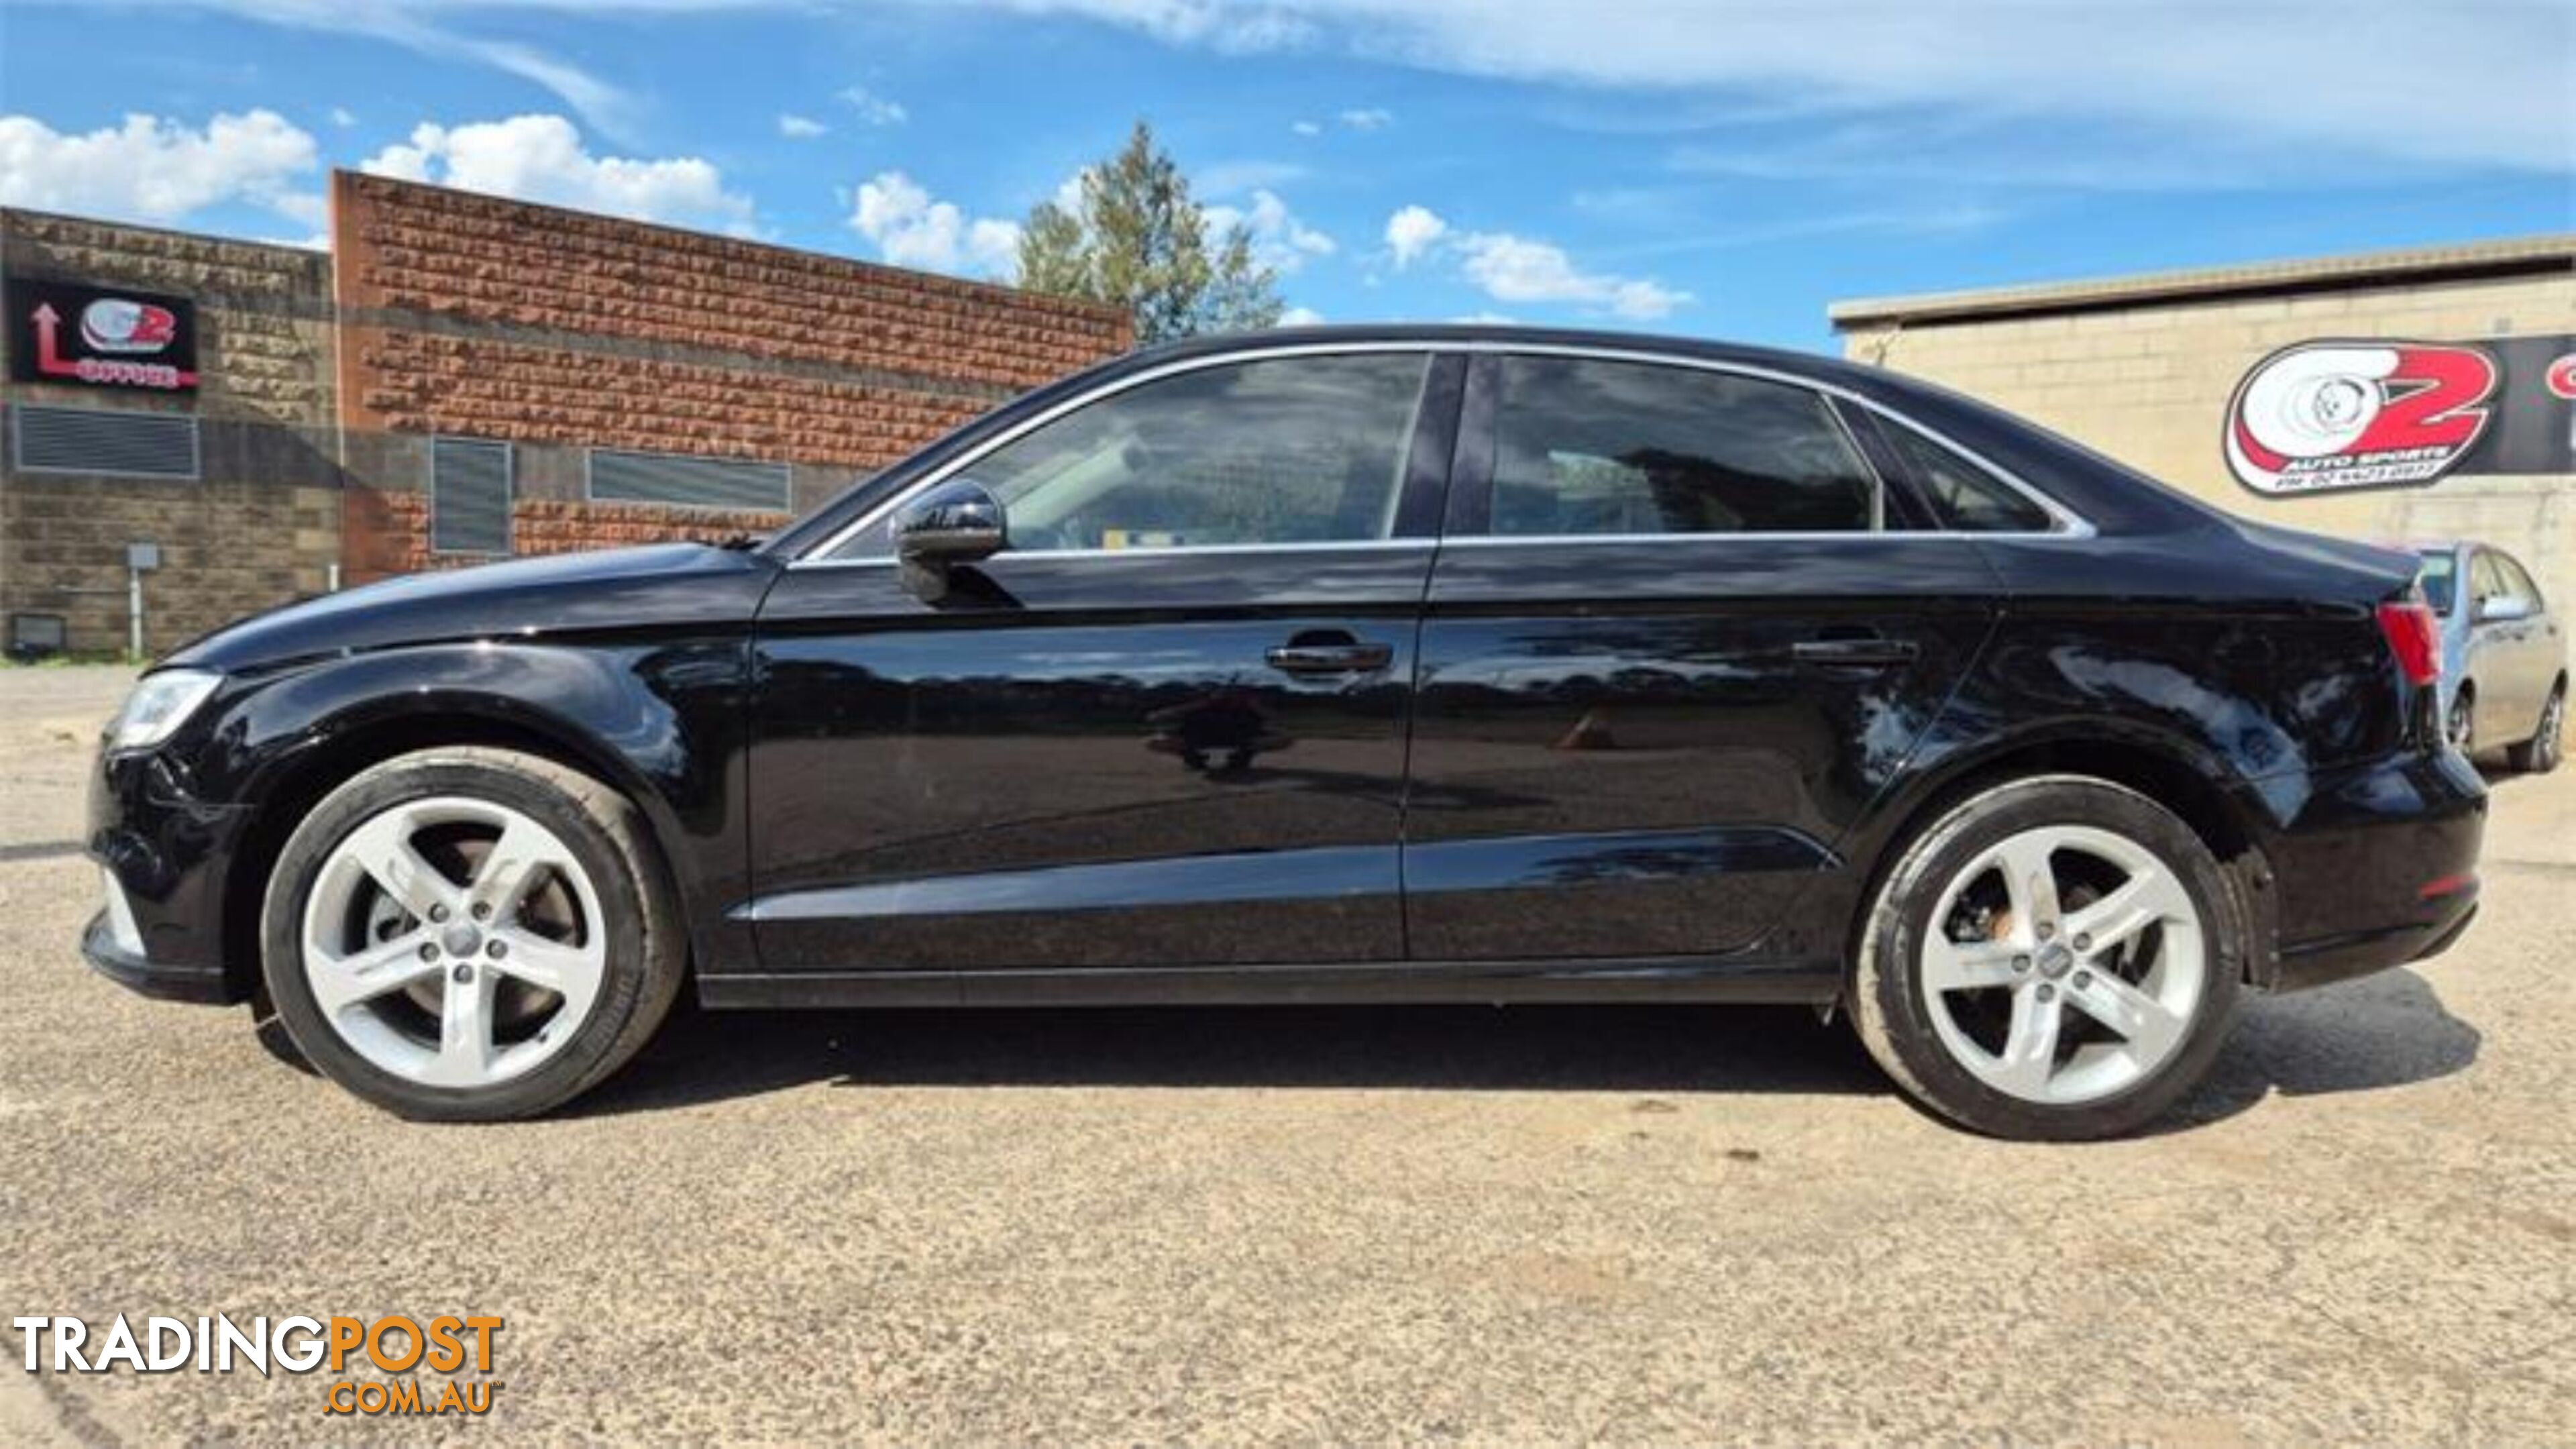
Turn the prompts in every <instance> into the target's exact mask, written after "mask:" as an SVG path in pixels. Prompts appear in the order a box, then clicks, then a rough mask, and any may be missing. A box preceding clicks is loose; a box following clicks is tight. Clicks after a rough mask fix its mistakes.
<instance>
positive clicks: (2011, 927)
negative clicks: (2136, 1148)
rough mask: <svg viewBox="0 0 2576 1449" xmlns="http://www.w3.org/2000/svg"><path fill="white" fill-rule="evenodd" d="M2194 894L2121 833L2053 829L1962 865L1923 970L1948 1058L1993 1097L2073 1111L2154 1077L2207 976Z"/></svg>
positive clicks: (2013, 838) (1938, 914)
mask: <svg viewBox="0 0 2576 1449" xmlns="http://www.w3.org/2000/svg"><path fill="white" fill-rule="evenodd" d="M2205 934H2206V933H2205V932H2204V930H2203V927H2202V921H2201V916H2200V911H2199V908H2198V907H2197V906H2195V905H2194V904H2193V902H2192V897H2191V893H2190V892H2189V891H2187V890H2185V889H2184V888H2183V884H2182V882H2181V881H2180V880H2179V879H2177V878H2176V876H2175V874H2174V872H2173V870H2172V869H2171V868H2170V867H2169V866H2167V865H2166V864H2165V863H2164V862H2163V861H2162V860H2160V859H2159V858H2158V857H2157V856H2156V855H2155V854H2154V853H2153V852H2151V851H2149V850H2148V849H2147V848H2146V847H2144V846H2142V845H2140V844H2138V843H2137V842H2135V841H2133V840H2130V839H2128V838H2127V837H2125V836H2123V835H2120V834H2117V833H2115V832H2113V831H2109V830H2103V829H2097V828H2094V827H2091V826H2083V825H2049V826H2042V827H2039V828H2036V829H2030V830H2024V831H2021V832H2019V833H2017V834H2014V835H2010V836H2007V837H2005V838H2004V839H2002V840H2000V841H1997V842H1995V843H1994V844H1993V845H1991V846H1989V847H1987V848H1986V849H1985V850H1983V851H1981V852H1979V853H1978V854H1977V855H1976V856H1975V857H1974V858H1972V859H1971V860H1969V861H1968V862H1967V864H1965V865H1964V866H1962V867H1960V868H1959V869H1958V870H1957V871H1955V872H1954V873H1953V874H1952V875H1951V877H1950V879H1949V881H1948V883H1947V884H1946V885H1945V886H1944V888H1943V890H1942V893H1941V895H1940V897H1939V900H1938V902H1937V903H1936V905H1935V906H1934V908H1933V912H1932V930H1931V931H1930V932H1929V933H1928V934H1927V935H1926V936H1925V937H1924V941H1923V963H1922V971H1921V976H1920V979H1921V981H1922V983H1923V991H1924V995H1925V997H1926V1001H1925V1006H1926V1008H1927V1014H1928V1015H1929V1017H1930V1020H1931V1023H1932V1028H1933V1031H1934V1033H1935V1034H1936V1035H1937V1036H1938V1037H1939V1039H1940V1042H1941V1045H1942V1046H1943V1048H1944V1049H1946V1050H1947V1051H1948V1052H1949V1054H1950V1056H1951V1059H1952V1060H1954V1061H1956V1062H1957V1063H1958V1064H1959V1065H1960V1066H1961V1067H1963V1068H1965V1069H1966V1070H1967V1071H1968V1072H1969V1073H1970V1074H1972V1075H1973V1076H1975V1077H1976V1078H1978V1079H1979V1080H1980V1081H1983V1082H1985V1083H1986V1084H1987V1085H1988V1086H1991V1087H1993V1088H1994V1089H1995V1090H1997V1091H1999V1092H2003V1093H2005V1094H2007V1095H2010V1096H2013V1097H2017V1098H2019V1099H2021V1100H2023V1101H2027V1102H2038V1103H2044V1104H2048V1105H2051V1106H2071V1105H2075V1104H2079V1103H2084V1102H2090V1101H2096V1100H2099V1099H2101V1098H2103V1097H2107V1096H2110V1095H2112V1094H2114V1093H2117V1092H2120V1091H2122V1090H2124V1089H2126V1088H2128V1087H2130V1086H2132V1085H2134V1084H2136V1083H2137V1082H2139V1081H2140V1080H2142V1079H2144V1078H2146V1077H2148V1076H2150V1075H2152V1074H2153V1073H2154V1072H2155V1071H2156V1070H2157V1069H2158V1068H2159V1067H2161V1066H2163V1065H2164V1064H2165V1062H2166V1061H2167V1060H2168V1059H2169V1058H2170V1057H2171V1056H2172V1055H2173V1054H2174V1052H2175V1051H2176V1050H2177V1049H2179V1048H2180V1046H2181V1045H2182V1043H2183V1040H2184V1038H2185V1036H2186V1035H2187V1033H2188V1031H2189V1029H2190V1026H2191V1022H2192V1020H2193V1013H2194V1011H2195V1010H2196V1009H2197V1007H2198V1005H2199V1002H2200V996H2201V991H2202V989H2203V985H2204V982H2205V978H2206V976H2207V973H2208V961H2207V959H2206V951H2205V948H2204V946H2203V941H2204V939H2205Z"/></svg>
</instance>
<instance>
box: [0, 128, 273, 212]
mask: <svg viewBox="0 0 2576 1449" xmlns="http://www.w3.org/2000/svg"><path fill="white" fill-rule="evenodd" d="M319 165H320V152H319V149H318V148H317V147H316V146H315V145H314V143H313V137H312V136H311V135H309V134H307V133H306V132H305V131H303V130H302V129H300V128H298V127H297V126H295V125H294V124H293V123H292V122H290V121H288V120H287V119H286V118H285V117H283V116H280V115H278V114H277V113H276V112H275V111H268V110H254V111H250V112H247V113H245V114H242V115H228V114H227V115H218V116H216V117H214V118H213V119H212V120H210V121H208V122H206V124H205V126H204V127H203V128H201V129H200V128H193V127H190V126H187V125H184V124H182V123H180V122H178V121H174V120H166V119H163V118H161V117H157V116H145V115H129V116H127V117H126V118H125V122H124V124H122V125H119V126H102V127H100V128H99V129H97V130H95V131H87V132H81V133H78V134H74V133H69V132H63V131H57V130H55V129H53V128H52V127H51V126H48V125H46V124H45V123H44V122H42V121H39V120H37V119H36V118H34V117H33V116H0V204H5V205H9V206H25V207H32V208H35V209H37V210H40V211H71V212H78V213H80V214H82V215H84V216H103V217H112V218H116V219H119V220H125V221H149V222H167V221H176V220H178V219H180V218H182V217H185V216H187V215H188V214H189V213H191V212H195V211H201V210H204V209H205V208H207V207H212V206H220V205H224V204H226V203H236V202H240V203H248V204H250V205H254V206H264V207H268V208H271V209H273V210H276V211H279V212H281V213H284V214H285V215H287V216H288V217H290V218H292V219H294V220H297V221H302V222H307V223H308V224H309V223H312V222H315V221H318V220H319V218H320V209H319V206H318V204H317V203H318V201H319V198H318V197H315V196H313V194H312V193H310V192H299V191H296V190H294V189H293V183H294V182H295V180H296V179H297V178H299V177H302V176H305V175H307V174H308V173H310V172H312V171H314V170H315V169H316V168H317V167H318V166H319Z"/></svg>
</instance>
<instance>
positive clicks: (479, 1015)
mask: <svg viewBox="0 0 2576 1449" xmlns="http://www.w3.org/2000/svg"><path fill="white" fill-rule="evenodd" d="M604 920H605V918H604V916H603V914H602V909H601V905H600V896H599V891H598V889H597V887H596V886H595V885H594V884H593V882H592V881H591V879H590V877H589V875H588V873H587V872H585V871H584V869H583V868H582V865H581V863H580V861H579V860H578V859H577V858H576V856H575V855H574V852H573V851H572V850H571V849H570V848H569V847H568V846H566V845H565V843H564V842H563V840H562V839H561V838H559V837H558V836H557V835H556V834H555V833H554V832H553V831H551V830H549V829H547V828H546V827H545V826H544V825H541V824H539V823H538V822H537V821H535V820H534V819H531V818H530V817H529V816H527V815H526V814H524V813H522V812H520V811H518V810H515V809H512V808H511V807H510V806H508V805H504V804H501V803H499V802H498V801H494V800H487V799H477V798H470V797H466V796H457V795H448V796H435V797H431V798H427V799H419V800H408V801H404V802H402V803H400V804H397V805H393V806H391V807H389V808H387V809H385V810H382V811H380V812H378V813H377V814H374V815H372V816H369V817H368V818H366V819H365V820H363V821H361V822H359V823H358V825H357V826H356V827H355V828H354V829H352V830H350V831H349V832H348V834H347V835H345V836H343V837H342V838H341V839H340V841H339V843H338V844H337V845H336V846H334V847H332V849H331V851H330V853H329V855H328V856H327V857H326V859H325V860H324V862H323V865H322V869H321V872H320V874H319V876H318V877H317V878H316V880H315V882H314V886H313V890H312V892H311V894H310V895H309V896H308V897H307V898H306V901H305V907H304V914H303V926H302V932H301V942H302V948H303V950H302V957H303V960H302V965H303V972H304V980H305V983H306V985H307V986H309V987H310V989H311V991H312V996H313V1001H314V1004H315V1006H316V1007H318V1008H319V1010H320V1012H321V1014H322V1017H323V1019H324V1020H325V1021H326V1022H327V1023H328V1024H329V1025H330V1028H331V1030H332V1031H333V1033H335V1034H336V1035H337V1036H338V1037H339V1038H340V1039H341V1040H342V1041H343V1042H345V1043H347V1045H348V1046H349V1048H350V1049H351V1050H353V1051H355V1052H356V1053H358V1055H360V1056H362V1057H364V1058H365V1059H366V1060H367V1061H369V1062H371V1063H373V1064H374V1065H375V1066H376V1067H378V1068H380V1069H382V1070H384V1071H386V1072H389V1073H392V1074H393V1075H395V1076H397V1077H401V1078H403V1079H405V1080H407V1081H412V1082H418V1083H421V1084H423V1085H427V1086H434V1087H449V1088H476V1087H488V1086H491V1085H493V1084H496V1083H500V1082H506V1081H509V1080H511V1079H513V1078H516V1077H519V1076H522V1075H524V1074H526V1073H527V1072H529V1071H531V1070H533V1069H535V1068H536V1067H537V1066H539V1065H540V1064H542V1063H543V1062H545V1061H546V1060H547V1059H548V1058H550V1057H552V1056H554V1055H555V1054H556V1053H558V1052H560V1051H562V1050H563V1048H564V1046H565V1044H566V1043H568V1042H570V1041H571V1040H572V1039H573V1037H574V1035H575V1033H576V1032H577V1031H578V1030H579V1029H580V1026H581V1024H582V1022H583V1020H584V1019H585V1018H587V1017H588V1016H589V1014H590V1011H591V1008H592V1006H593V1004H594V1003H595V1002H596V1001H597V1000H598V998H599V993H600V987H601V983H602V981H603V979H604V977H605V974H606V969H607V959H608V953H607V932H606V930H605V928H604Z"/></svg>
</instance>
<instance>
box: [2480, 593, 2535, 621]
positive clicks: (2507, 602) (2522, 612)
mask: <svg viewBox="0 0 2576 1449" xmlns="http://www.w3.org/2000/svg"><path fill="white" fill-rule="evenodd" d="M2530 617H2531V605H2530V604H2529V603H2528V602H2527V601H2525V600H2523V599H2520V598H2517V597H2515V596H2514V595H2512V594H2489V595H2487V596H2486V597H2485V598H2483V599H2480V600H2478V614H2477V621H2478V622H2479V623H2481V624H2510V623H2513V622H2515V621H2517V620H2521V619H2528V618H2530Z"/></svg>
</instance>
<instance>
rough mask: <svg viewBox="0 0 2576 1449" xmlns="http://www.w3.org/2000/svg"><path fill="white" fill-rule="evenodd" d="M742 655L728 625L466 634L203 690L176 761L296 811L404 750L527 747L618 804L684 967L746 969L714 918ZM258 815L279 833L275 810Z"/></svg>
mask: <svg viewBox="0 0 2576 1449" xmlns="http://www.w3.org/2000/svg"><path fill="white" fill-rule="evenodd" d="M748 654H749V646H748V639H747V638H746V637H744V636H741V635H733V636H721V637H709V638H700V639H684V640H659V641H653V642H638V643H632V644H623V645H603V644H597V643H590V644H584V645H582V646H579V647H573V646H568V645H559V644H547V643H538V642H513V641H477V642H466V643H454V644H431V645H419V646H412V647H406V648H397V649H388V650H383V651H378V652H372V653H366V654H358V655H352V656H346V657H341V658H334V659H329V660H324V661H320V662H316V663H312V664H309V665H305V666H302V667H299V668H295V669H292V670H288V671H284V672H281V673H278V674H275V675H272V676H268V677H265V678H261V679H255V680H249V681H243V682H242V683H241V684H240V685H239V686H237V687H236V688H234V689H231V690H228V691H227V692H226V694H225V695H224V696H220V697H219V699H218V701H217V708H216V709H215V710H214V711H212V712H211V713H212V714H213V716H214V717H213V718H212V719H211V720H210V721H209V722H208V728H207V729H206V731H205V733H204V735H203V742H202V743H201V744H200V745H199V747H198V748H196V749H195V750H194V751H192V752H190V754H189V755H188V757H187V761H186V769H187V771H188V774H189V776H190V785H191V789H192V791H193V793H195V794H196V795H197V796H198V797H199V798H201V799H206V800H215V801H225V802H232V803H238V804H241V805H245V806H250V807H254V808H256V809H258V810H260V811H262V812H263V813H267V814H276V813H278V812H286V813H289V814H291V815H293V816H294V817H296V818H300V817H301V814H302V811H303V810H304V809H305V808H308V807H309V805H310V804H311V802H312V801H313V800H314V799H316V798H318V797H319V795H320V793H322V792H323V791H324V790H327V789H328V788H330V787H331V786H332V785H334V784H336V783H337V782H338V781H340V780H342V779H345V778H347V777H348V776H349V775H350V774H353V773H355V772H356V771H357V770H360V769H363V768H365V767H366V766H367V765H369V764H372V763H374V762H375V761H376V760H380V759H383V758H386V757H388V756H390V755H393V754H398V753H401V752H403V751H405V750H409V749H417V748H424V747H429V746H434V745H437V744H441V743H467V742H472V743H501V744H511V743H518V744H522V745H524V746H526V747H530V748H534V749H537V750H539V751H541V752H543V753H546V754H549V755H552V756H554V757H556V758H558V759H561V760H563V761H564V762H566V763H568V764H572V765H574V766H577V767H579V768H581V769H583V770H584V771H586V772H588V773H590V774H592V775H595V776H597V777H599V778H600V779H601V780H603V781H604V782H606V783H607V784H609V785H610V786H612V787H614V788H615V789H617V790H618V791H619V792H620V793H622V794H624V795H625V796H626V797H627V798H628V799H630V800H631V801H633V802H634V804H635V805H636V807H637V809H638V810H639V811H641V812H642V814H643V815H644V817H645V820H646V823H647V825H648V826H649V828H650V830H651V832H652V835H653V837H654V839H655V842H656V844H657V845H658V846H659V847H660V850H661V853H662V858H663V860H664V861H665V862H666V863H667V864H668V866H669V868H670V871H671V875H672V881H673V884H674V885H675V886H676V887H677V888H678V890H679V891H680V894H681V906H682V909H683V911H684V912H685V914H686V915H687V917H688V920H689V923H690V933H691V938H692V944H693V945H694V946H695V948H696V949H697V951H698V953H699V960H700V962H701V964H702V965H703V964H710V963H726V962H741V963H744V965H743V966H742V967H741V968H738V969H747V967H748V962H749V959H750V958H749V955H748V953H749V950H750V943H749V940H748V933H747V932H742V931H740V930H739V928H736V927H729V926H728V925H727V924H726V922H725V919H724V915H725V913H724V910H723V906H724V904H725V903H727V902H729V901H732V900H737V899H740V898H741V897H742V896H743V895H745V894H747V893H748V881H747V851H746V847H745V842H744V838H743V830H744V823H745V822H744V819H743V803H742V802H743V789H744V781H745V763H744V745H745V743H746V738H747V732H746V726H745V721H746V720H747V718H748V716H749V711H748V708H747V699H746V692H747V689H748V683H747V681H748ZM268 823H269V825H270V827H271V828H272V830H273V831H274V833H275V838H276V839H277V840H279V841H281V842H282V839H283V832H284V830H285V829H291V828H292V823H293V822H292V820H291V819H274V820H271V821H269V822H268ZM256 834H257V829H256V827H255V829H254V835H255V836H256ZM737 938H739V939H737ZM718 969H721V966H719V967H718Z"/></svg>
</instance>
